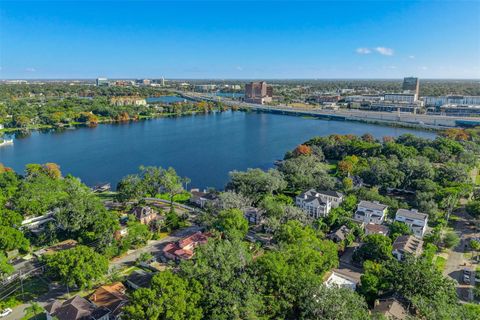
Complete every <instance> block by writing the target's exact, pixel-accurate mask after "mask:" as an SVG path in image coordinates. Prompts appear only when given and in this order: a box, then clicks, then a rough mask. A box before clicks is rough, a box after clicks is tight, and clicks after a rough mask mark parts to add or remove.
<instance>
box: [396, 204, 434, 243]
mask: <svg viewBox="0 0 480 320" xmlns="http://www.w3.org/2000/svg"><path fill="white" fill-rule="evenodd" d="M395 221H400V222H403V223H405V224H406V225H407V226H408V227H409V228H410V230H411V231H412V232H413V234H414V235H415V236H416V237H418V238H422V237H423V235H424V234H425V231H426V230H427V222H428V215H427V214H425V213H420V212H418V211H417V210H415V209H414V210H407V209H398V210H397V213H396V215H395Z"/></svg>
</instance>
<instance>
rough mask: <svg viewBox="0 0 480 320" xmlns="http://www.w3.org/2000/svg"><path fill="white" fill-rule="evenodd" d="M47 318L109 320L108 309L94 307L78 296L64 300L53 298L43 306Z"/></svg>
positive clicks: (59, 319)
mask: <svg viewBox="0 0 480 320" xmlns="http://www.w3.org/2000/svg"><path fill="white" fill-rule="evenodd" d="M45 313H46V317H47V320H53V319H57V320H109V317H110V310H108V309H107V308H103V307H96V306H95V305H94V304H93V303H91V302H90V301H88V300H87V299H85V298H82V297H80V296H74V297H73V298H70V299H68V300H66V301H64V302H61V301H59V300H55V301H54V302H52V303H50V304H49V305H47V306H46V307H45Z"/></svg>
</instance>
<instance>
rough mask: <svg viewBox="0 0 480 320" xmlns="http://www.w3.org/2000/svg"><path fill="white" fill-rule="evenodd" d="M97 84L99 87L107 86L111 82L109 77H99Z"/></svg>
mask: <svg viewBox="0 0 480 320" xmlns="http://www.w3.org/2000/svg"><path fill="white" fill-rule="evenodd" d="M95 84H96V85H97V87H107V86H108V85H109V84H110V83H109V82H108V79H107V78H97V80H96V81H95Z"/></svg>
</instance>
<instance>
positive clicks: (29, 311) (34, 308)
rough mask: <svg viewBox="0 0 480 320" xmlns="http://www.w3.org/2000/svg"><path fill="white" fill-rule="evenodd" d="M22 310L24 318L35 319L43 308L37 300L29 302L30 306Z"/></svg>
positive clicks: (41, 312)
mask: <svg viewBox="0 0 480 320" xmlns="http://www.w3.org/2000/svg"><path fill="white" fill-rule="evenodd" d="M24 312H25V317H24V319H28V320H33V319H37V316H38V315H40V314H43V312H44V309H43V308H42V307H41V306H40V305H39V304H38V303H37V302H31V303H30V306H28V307H26V308H25V310H24Z"/></svg>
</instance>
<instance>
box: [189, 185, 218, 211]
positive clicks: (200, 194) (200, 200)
mask: <svg viewBox="0 0 480 320" xmlns="http://www.w3.org/2000/svg"><path fill="white" fill-rule="evenodd" d="M190 193H191V195H192V196H191V197H190V200H189V201H190V202H191V203H193V204H195V205H196V206H198V207H200V208H205V206H207V205H211V206H214V205H215V204H216V203H217V202H218V196H217V194H216V193H215V192H207V191H205V190H204V191H200V190H199V189H191V190H190Z"/></svg>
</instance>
